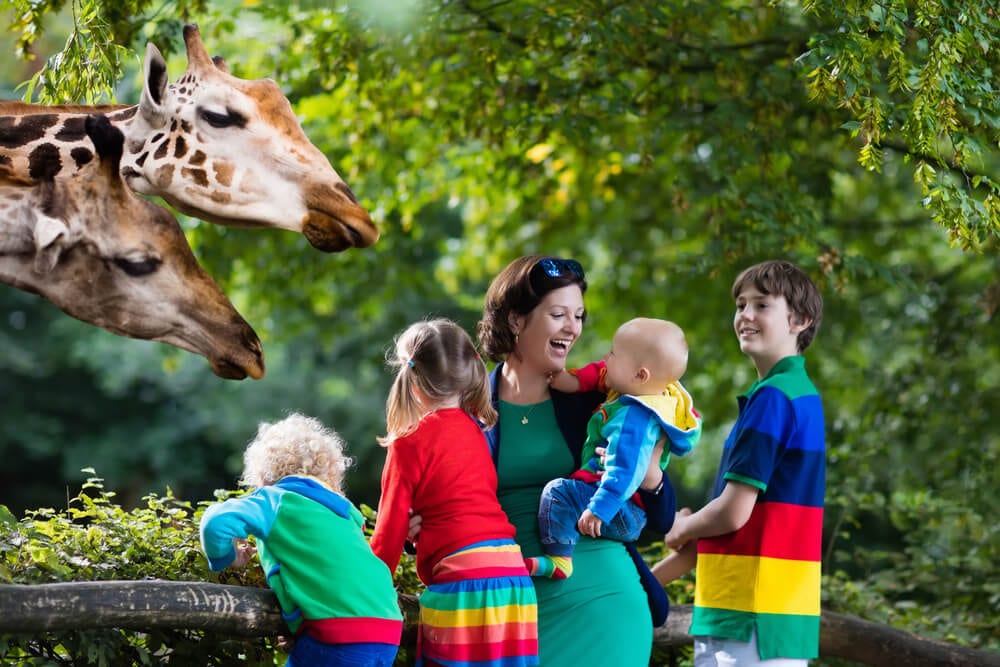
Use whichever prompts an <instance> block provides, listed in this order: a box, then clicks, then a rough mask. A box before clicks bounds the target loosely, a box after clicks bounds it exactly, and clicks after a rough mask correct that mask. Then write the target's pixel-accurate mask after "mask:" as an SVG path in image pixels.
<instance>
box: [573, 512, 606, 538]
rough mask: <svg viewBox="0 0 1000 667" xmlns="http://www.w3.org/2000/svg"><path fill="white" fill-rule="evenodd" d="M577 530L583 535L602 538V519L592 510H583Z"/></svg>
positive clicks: (577, 523)
mask: <svg viewBox="0 0 1000 667" xmlns="http://www.w3.org/2000/svg"><path fill="white" fill-rule="evenodd" d="M576 529H577V530H579V531H580V534H581V535H589V536H590V537H600V536H601V519H600V518H599V517H598V516H597V515H596V514H594V513H593V512H591V511H590V510H583V514H581V515H580V520H579V521H577V522H576Z"/></svg>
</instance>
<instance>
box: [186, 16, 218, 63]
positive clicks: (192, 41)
mask: <svg viewBox="0 0 1000 667" xmlns="http://www.w3.org/2000/svg"><path fill="white" fill-rule="evenodd" d="M184 46H185V47H186V48H187V58H188V68H193V69H208V68H212V69H215V63H213V62H212V59H211V58H210V57H209V55H208V51H206V50H205V45H204V44H202V42H201V31H200V30H199V29H198V26H197V25H195V24H194V23H188V24H187V25H185V26H184Z"/></svg>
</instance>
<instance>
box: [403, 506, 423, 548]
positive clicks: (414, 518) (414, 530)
mask: <svg viewBox="0 0 1000 667" xmlns="http://www.w3.org/2000/svg"><path fill="white" fill-rule="evenodd" d="M423 523H424V517H422V516H420V515H419V514H414V513H413V510H412V509H411V510H410V529H409V530H408V531H407V533H406V539H408V540H409V541H410V542H412V543H413V544H414V545H415V544H416V543H417V537H418V536H419V535H420V528H421V527H422V526H423Z"/></svg>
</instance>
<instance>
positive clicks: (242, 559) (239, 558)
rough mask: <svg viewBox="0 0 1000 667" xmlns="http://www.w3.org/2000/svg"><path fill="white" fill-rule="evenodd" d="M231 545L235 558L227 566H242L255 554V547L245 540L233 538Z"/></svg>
mask: <svg viewBox="0 0 1000 667" xmlns="http://www.w3.org/2000/svg"><path fill="white" fill-rule="evenodd" d="M233 547H234V548H235V549H236V558H234V559H233V562H232V563H230V564H229V567H234V568H244V567H246V566H247V563H249V562H250V560H251V559H253V557H254V556H255V555H256V554H257V547H255V546H254V545H252V544H250V543H249V542H248V541H246V540H240V539H234V540H233Z"/></svg>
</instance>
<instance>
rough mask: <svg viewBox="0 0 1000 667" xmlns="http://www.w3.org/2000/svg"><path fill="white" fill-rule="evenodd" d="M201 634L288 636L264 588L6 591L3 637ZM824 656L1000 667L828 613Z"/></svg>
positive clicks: (679, 608) (404, 601)
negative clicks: (103, 631) (113, 631)
mask: <svg viewBox="0 0 1000 667" xmlns="http://www.w3.org/2000/svg"><path fill="white" fill-rule="evenodd" d="M400 607H401V608H402V609H403V612H404V614H405V616H406V624H405V630H404V636H403V642H404V644H412V642H413V640H414V632H415V626H416V619H417V609H418V607H417V601H416V598H414V597H413V596H410V595H401V596H400ZM690 621H691V606H690V605H674V607H673V608H672V609H671V612H670V617H669V618H668V619H667V622H666V623H665V624H664V625H663V626H662V627H660V628H658V629H657V630H656V634H655V636H654V640H653V641H654V643H655V644H656V645H657V646H659V647H662V648H668V647H676V646H683V645H685V644H689V643H690V642H691V637H690V636H689V635H688V634H687V628H688V625H689V624H690ZM112 627H113V628H123V629H128V630H138V631H144V630H147V631H148V630H154V629H168V628H172V629H179V628H187V629H197V630H206V631H210V632H215V633H219V634H223V635H229V636H233V637H257V636H262V635H278V634H281V633H282V632H284V631H285V625H284V622H283V621H282V620H281V613H280V611H279V609H278V603H277V600H276V598H275V597H274V594H273V593H272V592H271V591H270V590H268V589H264V588H248V587H244V586H227V585H221V584H211V583H203V582H186V581H156V580H144V581H96V582H68V583H56V584H40V585H33V586H24V585H0V633H2V634H32V633H37V632H43V631H51V630H89V629H95V628H112ZM820 654H821V655H823V656H825V657H836V658H843V659H846V660H850V661H853V662H856V663H858V664H861V665H872V666H874V667H897V666H899V665H906V666H907V667H950V666H955V667H959V666H962V667H966V666H969V667H971V666H973V665H975V666H976V667H1000V653H995V652H991V651H980V650H976V649H971V648H966V647H963V646H956V645H953V644H947V643H944V642H939V641H934V640H930V639H926V638H923V637H919V636H917V635H914V634H911V633H908V632H904V631H902V630H897V629H895V628H892V627H888V626H885V625H879V624H877V623H871V622H869V621H865V620H862V619H859V618H854V617H851V616H845V615H843V614H836V613H833V612H824V613H823V619H822V630H821V633H820Z"/></svg>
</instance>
